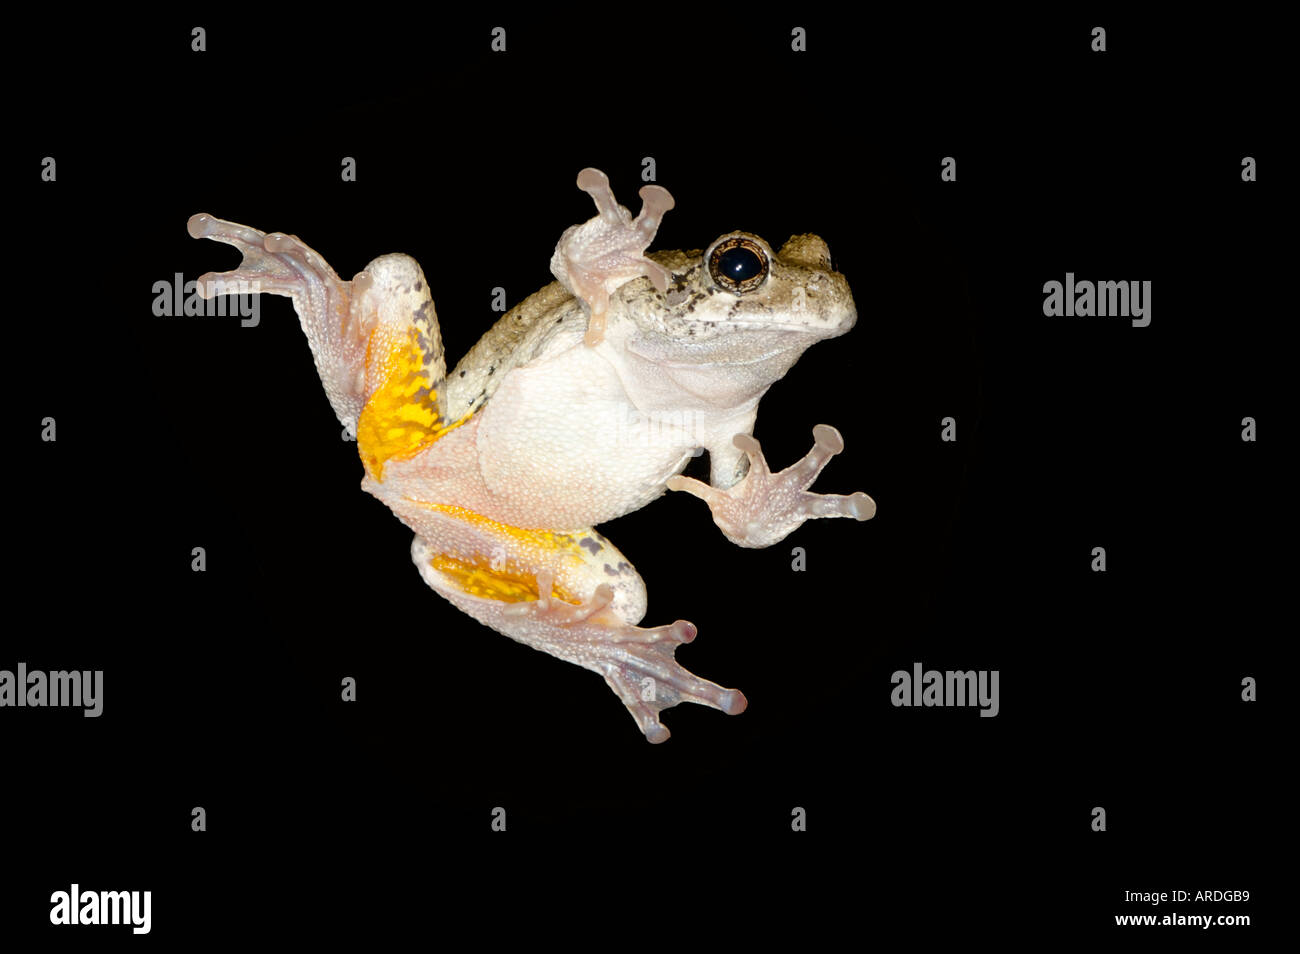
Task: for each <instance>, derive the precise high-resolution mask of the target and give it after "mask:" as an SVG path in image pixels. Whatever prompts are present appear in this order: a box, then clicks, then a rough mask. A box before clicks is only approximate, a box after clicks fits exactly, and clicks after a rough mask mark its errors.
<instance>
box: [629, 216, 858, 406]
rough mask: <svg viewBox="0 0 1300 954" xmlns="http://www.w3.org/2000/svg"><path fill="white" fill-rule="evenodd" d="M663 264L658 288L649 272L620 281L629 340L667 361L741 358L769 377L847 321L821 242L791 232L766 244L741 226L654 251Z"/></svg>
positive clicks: (846, 296) (845, 302)
mask: <svg viewBox="0 0 1300 954" xmlns="http://www.w3.org/2000/svg"><path fill="white" fill-rule="evenodd" d="M649 257H650V258H652V259H654V260H655V261H657V262H659V263H660V264H661V265H664V266H665V267H667V268H668V269H669V270H670V271H671V272H672V281H671V282H670V283H669V285H668V288H667V290H666V291H664V292H662V293H661V292H659V291H658V290H657V289H654V288H652V287H651V286H650V283H649V282H648V281H644V282H633V283H630V284H629V285H626V286H624V288H623V289H622V290H621V293H622V294H621V296H620V297H621V298H622V304H623V305H624V307H625V309H626V314H627V316H628V317H630V318H631V319H632V320H633V321H634V322H635V324H636V327H637V332H638V333H634V334H632V335H631V336H630V337H629V339H628V344H627V346H628V348H629V349H631V350H632V351H634V352H639V353H641V354H643V355H645V356H647V357H649V356H654V357H655V358H656V359H660V360H662V359H665V358H668V359H670V360H672V361H673V363H674V364H681V365H690V364H700V365H710V366H717V365H719V364H727V365H746V366H750V367H751V368H752V370H753V371H754V372H755V373H754V377H755V378H760V377H761V378H766V380H767V381H769V382H770V381H773V380H776V379H777V378H779V377H780V376H781V375H783V374H784V373H785V372H786V371H787V370H788V369H789V367H790V366H791V365H792V364H794V362H795V361H796V360H797V359H798V357H799V355H800V354H802V353H803V352H804V350H805V349H807V348H808V347H809V346H811V345H813V344H815V343H816V342H818V341H820V340H822V339H823V338H833V337H836V336H837V335H842V334H844V333H845V332H846V331H848V330H849V329H850V328H852V327H853V324H854V322H855V321H856V320H857V309H856V307H855V306H854V304H853V295H852V293H851V292H850V291H849V285H848V282H847V281H845V279H844V276H843V275H841V274H839V273H838V272H835V271H833V270H832V269H831V255H830V249H829V248H828V247H827V245H826V243H825V242H824V241H822V239H821V238H819V237H818V236H816V235H811V234H809V235H795V236H792V237H791V238H790V240H789V241H787V242H786V243H785V245H783V246H782V247H781V251H780V252H773V251H772V247H771V246H770V245H768V244H767V242H765V241H764V240H763V239H761V238H759V237H758V236H757V235H754V234H752V233H750V232H728V233H727V234H725V235H721V236H719V237H718V238H717V239H716V240H714V242H713V243H712V244H710V245H709V247H708V248H707V249H705V250H704V252H703V253H701V252H698V251H692V252H657V253H651V254H650V256H649Z"/></svg>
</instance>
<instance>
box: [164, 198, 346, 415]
mask: <svg viewBox="0 0 1300 954" xmlns="http://www.w3.org/2000/svg"><path fill="white" fill-rule="evenodd" d="M186 228H187V229H188V230H189V233H190V235H191V237H193V238H208V239H212V240H213V241H215V242H224V243H225V244H226V245H233V246H234V247H235V248H237V249H239V251H240V253H241V254H242V255H243V257H244V258H243V261H242V262H241V263H240V266H239V268H236V269H233V270H232V271H228V272H207V273H205V274H203V275H200V276H199V279H198V282H197V285H198V292H199V295H200V296H201V297H203V298H214V297H216V296H217V295H240V294H254V295H255V294H258V293H259V292H261V293H265V294H270V295H283V296H284V297H286V298H292V299H293V307H294V310H295V311H296V312H297V313H298V320H299V321H300V322H301V323H302V329H303V332H304V333H305V334H306V335H307V342H308V344H310V345H311V350H312V355H313V356H314V357H315V359H316V370H317V371H318V372H319V373H320V376H321V383H322V384H323V385H324V386H325V393H326V394H327V395H328V396H329V399H330V403H331V404H332V405H333V407H334V411H335V413H336V414H337V415H338V417H339V420H340V421H341V422H343V423H344V425H345V426H349V427H354V426H355V422H356V419H357V415H358V414H359V413H360V411H361V407H362V405H363V403H364V395H363V394H362V393H361V391H362V381H361V380H360V379H359V378H358V376H357V375H356V374H355V373H354V372H353V371H352V369H355V368H356V367H359V366H360V367H364V360H365V354H366V343H367V335H366V333H365V332H366V329H365V328H364V327H363V325H364V322H363V320H362V315H361V314H360V313H359V312H358V310H357V309H354V308H353V307H352V302H353V298H354V295H358V294H360V292H361V291H363V290H364V289H365V287H366V286H367V285H368V283H369V280H370V276H369V275H368V274H367V273H366V272H360V273H358V274H357V276H356V277H355V278H354V279H353V281H352V282H345V281H343V280H342V279H341V278H339V276H338V275H337V274H336V273H335V272H334V269H332V268H330V266H329V263H327V262H326V261H325V259H324V258H322V257H321V256H320V254H319V253H317V252H315V251H313V250H312V249H311V248H309V247H308V246H307V244H306V243H305V242H303V241H302V240H301V239H299V238H298V237H297V236H296V235H285V234H284V233H283V232H272V233H270V234H269V235H268V234H267V233H265V232H261V231H259V230H258V229H254V228H250V227H249V226H247V225H240V224H238V223H237V222H227V221H226V220H225V219H218V218H216V217H214V216H211V215H208V214H207V213H206V212H200V213H199V214H198V215H192V216H190V219H189V222H188V223H187V225H186ZM354 283H355V285H354Z"/></svg>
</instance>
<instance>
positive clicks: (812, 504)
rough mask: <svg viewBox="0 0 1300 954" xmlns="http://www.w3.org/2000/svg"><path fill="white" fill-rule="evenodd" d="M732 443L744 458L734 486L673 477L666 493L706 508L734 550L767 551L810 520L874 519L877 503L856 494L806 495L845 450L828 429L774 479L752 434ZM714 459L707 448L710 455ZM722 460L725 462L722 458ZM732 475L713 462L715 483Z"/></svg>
mask: <svg viewBox="0 0 1300 954" xmlns="http://www.w3.org/2000/svg"><path fill="white" fill-rule="evenodd" d="M732 444H733V446H734V447H735V448H736V450H739V451H740V452H742V453H744V454H745V455H747V456H748V458H749V471H748V473H746V474H745V476H744V477H742V478H741V479H740V480H739V481H738V482H737V483H735V484H734V485H732V486H730V487H710V486H709V485H708V484H706V483H703V482H701V481H698V480H696V479H694V478H693V477H681V476H677V477H672V478H669V480H668V485H667V486H668V489H669V490H682V491H685V492H686V493H689V494H693V495H694V496H696V497H699V498H700V499H701V500H704V501H705V502H706V503H708V505H709V509H710V510H712V511H713V520H714V522H715V523H716V524H717V525H718V527H719V528H721V530H722V532H723V533H724V534H725V535H726V537H727V539H728V540H730V541H731V542H732V543H735V544H736V545H738V546H742V547H766V546H771V545H772V544H774V543H777V542H779V541H781V540H784V539H785V538H786V537H787V536H788V535H789V534H790V533H791V532H792V531H794V529H795V528H796V527H798V526H799V525H800V524H802V523H803V522H804V521H805V520H809V519H812V518H815V517H852V518H853V519H854V520H870V519H871V518H872V517H874V516H875V515H876V502H875V501H874V500H872V499H871V498H870V497H868V496H867V495H866V494H864V493H862V492H861V491H859V492H857V493H855V494H850V495H848V496H844V495H842V494H814V493H811V492H809V490H808V488H809V487H810V486H811V485H812V482H813V481H814V480H816V479H817V475H818V474H820V473H821V471H822V468H823V467H825V466H826V463H827V462H828V461H829V460H830V459H831V458H832V457H834V456H835V455H836V454H838V453H839V452H840V451H842V450H844V438H843V437H841V436H840V432H839V431H837V430H836V429H835V428H833V427H829V426H827V425H826V424H818V425H817V426H816V427H814V428H813V449H812V450H810V451H809V452H808V453H807V454H806V455H805V456H804V458H803V459H802V460H800V461H798V462H797V463H794V464H791V465H790V466H789V467H787V468H786V469H785V470H783V471H781V472H780V473H779V474H773V473H772V472H771V470H769V469H768V466H767V460H766V459H765V458H764V457H763V452H762V450H761V449H760V448H759V446H758V441H757V440H755V439H754V436H753V435H752V434H737V435H735V437H734V438H732ZM720 450H721V449H720ZM725 450H730V449H729V448H727V449H725ZM713 454H714V452H713V450H712V449H711V450H710V456H713ZM721 456H722V458H723V459H724V460H725V459H726V458H727V455H726V454H725V453H724V454H722V455H721ZM732 472H735V468H729V467H727V466H725V465H720V464H719V463H718V461H717V460H715V461H714V466H713V473H714V475H715V482H716V477H717V475H719V474H727V473H732Z"/></svg>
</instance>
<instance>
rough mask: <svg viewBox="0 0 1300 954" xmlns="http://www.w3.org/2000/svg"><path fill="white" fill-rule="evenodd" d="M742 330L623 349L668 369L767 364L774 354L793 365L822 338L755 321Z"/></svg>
mask: <svg viewBox="0 0 1300 954" xmlns="http://www.w3.org/2000/svg"><path fill="white" fill-rule="evenodd" d="M733 327H736V325H733ZM744 330H745V332H746V334H744V335H741V336H739V337H737V336H734V335H726V334H724V335H718V336H716V337H709V338H701V339H690V338H661V337H659V336H657V335H656V336H653V337H643V338H631V339H629V340H628V342H627V350H628V351H631V352H632V353H633V354H636V355H639V356H641V357H643V358H646V359H647V360H649V361H653V362H654V363H655V364H658V365H660V366H662V367H668V368H691V367H697V366H699V365H706V364H707V365H717V364H727V365H733V366H741V365H750V364H760V363H762V362H764V361H771V360H772V359H773V358H775V357H777V356H778V355H790V356H791V361H792V362H793V360H794V359H795V358H797V357H798V356H799V355H800V354H802V353H803V351H804V350H805V349H806V348H808V347H809V346H811V345H812V344H813V343H814V342H817V341H820V340H821V339H822V338H824V337H826V336H825V335H822V334H817V333H815V331H812V332H810V331H809V329H808V326H806V325H796V326H784V325H777V326H774V325H772V324H770V323H766V322H758V321H756V322H746V323H745V324H744Z"/></svg>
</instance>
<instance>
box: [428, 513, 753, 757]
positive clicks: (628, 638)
mask: <svg viewBox="0 0 1300 954" xmlns="http://www.w3.org/2000/svg"><path fill="white" fill-rule="evenodd" d="M412 522H414V523H416V524H417V525H418V526H419V527H420V530H421V532H422V533H424V534H426V535H427V536H422V535H420V534H419V533H417V535H416V537H415V540H414V541H413V543H412V545H411V558H412V559H413V560H414V562H415V565H416V566H417V567H418V568H419V570H420V575H421V576H422V577H423V578H424V580H425V582H426V583H428V584H429V586H431V587H432V588H433V589H434V590H436V591H437V592H438V593H440V594H441V595H442V596H444V597H446V598H447V599H448V600H449V601H451V602H452V603H453V604H455V605H456V606H457V607H458V608H460V609H461V610H463V611H464V612H466V613H468V614H469V615H470V616H472V617H474V618H475V619H477V620H478V621H479V622H481V623H483V624H485V625H487V626H490V627H491V628H492V629H494V630H496V631H497V632H499V633H502V634H504V635H506V636H509V637H510V638H511V639H514V640H517V641H519V642H521V643H525V644H527V645H529V646H532V647H533V648H534V649H540V650H541V651H542V652H545V653H549V654H550V655H552V656H556V657H558V658H560V659H564V660H566V661H568V662H571V663H576V664H577V665H579V666H582V667H583V668H584V669H590V670H592V671H593V672H597V673H600V675H601V676H603V677H604V679H605V682H606V683H607V684H608V685H609V687H610V688H611V689H613V690H614V692H615V693H616V694H617V695H618V697H619V698H620V699H622V700H623V704H624V705H625V706H627V709H628V711H629V712H630V713H631V714H632V717H633V718H634V719H635V720H636V723H637V726H638V727H639V728H640V729H641V731H642V732H643V733H644V734H645V737H646V738H647V739H648V740H649V741H651V742H663V741H664V740H665V739H667V738H668V735H669V732H668V729H666V728H665V727H664V725H663V723H661V722H660V721H659V713H660V712H662V711H663V710H664V709H667V708H670V707H672V706H675V705H677V704H678V703H679V702H694V703H698V704H700V705H706V706H712V707H713V708H715V709H720V710H722V711H723V712H725V713H727V714H728V715H735V714H737V713H739V712H743V711H744V709H745V706H746V701H745V697H744V695H743V694H742V693H741V692H739V691H738V690H735V689H724V688H723V687H722V686H719V685H717V684H716V683H713V682H709V681H708V680H706V679H701V678H699V677H698V676H696V675H695V674H694V673H691V672H689V671H688V670H686V669H685V668H683V667H682V666H681V665H680V664H679V663H678V662H677V661H676V659H675V658H674V653H675V652H676V650H677V647H678V646H679V645H681V644H682V643H689V642H690V641H691V640H693V639H694V638H695V633H696V630H695V626H693V625H692V624H691V623H688V622H686V621H684V620H677V621H676V622H674V623H669V624H668V625H666V626H654V627H650V628H648V629H645V628H641V627H639V626H636V625H635V624H636V623H637V622H638V621H639V620H640V619H641V616H642V614H643V613H644V612H645V606H646V600H645V585H644V584H643V583H642V582H641V577H640V576H639V575H638V574H637V573H636V571H635V570H633V569H632V567H631V565H630V564H629V563H628V562H627V561H626V560H625V559H623V556H622V554H621V553H619V552H618V550H617V549H615V548H614V546H613V545H612V544H611V543H610V542H609V541H608V540H606V539H605V538H604V537H602V536H601V535H600V534H598V533H596V532H595V531H594V530H578V531H572V532H568V533H551V532H549V531H536V530H523V529H520V528H516V527H507V526H505V525H503V524H499V523H495V522H494V521H490V520H487V519H486V518H484V517H482V516H481V515H478V514H473V513H470V512H469V511H465V510H463V509H461V508H455V507H441V506H437V505H425V506H424V513H423V514H421V515H417V517H416V519H415V520H413V521H412ZM435 539H436V540H437V541H438V542H437V543H436V544H435V543H434V542H432V541H433V540H435ZM539 695H540V696H542V697H544V696H545V693H544V692H543V693H539ZM539 710H540V706H539V707H538V708H536V709H533V710H531V711H530V715H532V716H534V717H536V716H537V715H538V713H539Z"/></svg>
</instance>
